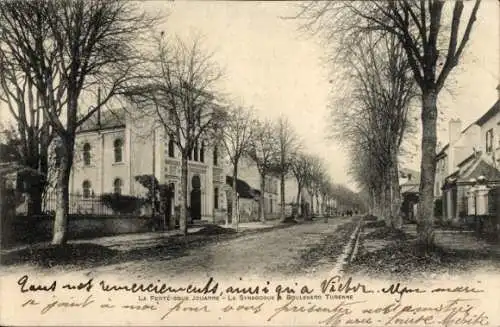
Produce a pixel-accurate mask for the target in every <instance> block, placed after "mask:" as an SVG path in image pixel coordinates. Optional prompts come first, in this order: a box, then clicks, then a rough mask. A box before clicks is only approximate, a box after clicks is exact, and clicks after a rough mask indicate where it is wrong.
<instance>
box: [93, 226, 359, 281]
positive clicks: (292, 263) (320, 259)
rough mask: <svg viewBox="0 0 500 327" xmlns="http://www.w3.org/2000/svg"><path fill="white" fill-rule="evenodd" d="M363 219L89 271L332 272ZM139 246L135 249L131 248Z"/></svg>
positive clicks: (195, 274)
mask: <svg viewBox="0 0 500 327" xmlns="http://www.w3.org/2000/svg"><path fill="white" fill-rule="evenodd" d="M356 221H357V218H352V217H349V218H342V217H337V218H332V219H329V221H328V223H325V222H324V221H323V219H318V220H316V221H314V222H312V223H301V224H297V225H293V226H291V227H287V228H280V229H274V230H271V231H266V232H258V233H255V234H251V235H245V236H240V237H237V238H233V239H230V240H224V241H220V242H217V243H216V242H212V243H208V244H205V245H203V246H201V247H196V248H191V249H187V250H184V251H183V252H182V253H178V254H176V255H174V256H165V255H156V254H155V252H154V251H151V253H150V255H149V256H147V257H144V258H140V259H136V260H129V261H124V262H120V263H116V264H110V265H105V266H98V267H93V268H90V269H86V271H88V272H89V273H91V274H94V273H95V274H98V275H102V274H112V275H116V274H119V275H126V276H127V277H137V278H162V279H165V278H167V279H168V278H179V276H189V278H193V279H194V278H203V277H207V276H219V277H221V276H222V277H224V276H228V277H233V278H234V277H239V276H246V277H249V276H252V277H256V278H258V277H263V276H265V277H276V276H280V277H286V276H294V277H296V276H298V275H300V276H304V277H305V276H308V277H312V276H314V275H316V274H323V273H325V272H326V273H328V272H329V271H331V270H332V269H333V267H334V265H335V263H336V260H337V258H338V256H339V255H340V253H341V252H342V249H343V247H344V244H345V243H346V239H347V238H348V237H349V236H350V234H351V233H352V231H353V229H354V226H355V224H356ZM130 246H131V247H133V244H131V245H130Z"/></svg>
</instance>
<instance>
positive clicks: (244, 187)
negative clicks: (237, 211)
mask: <svg viewBox="0 0 500 327" xmlns="http://www.w3.org/2000/svg"><path fill="white" fill-rule="evenodd" d="M226 184H227V185H229V186H231V187H232V186H233V176H226ZM236 192H238V194H239V195H240V198H245V199H254V198H256V197H258V196H259V195H260V192H258V191H257V190H255V189H253V188H252V187H251V186H250V185H248V183H247V182H245V181H244V180H241V179H239V178H238V179H237V180H236Z"/></svg>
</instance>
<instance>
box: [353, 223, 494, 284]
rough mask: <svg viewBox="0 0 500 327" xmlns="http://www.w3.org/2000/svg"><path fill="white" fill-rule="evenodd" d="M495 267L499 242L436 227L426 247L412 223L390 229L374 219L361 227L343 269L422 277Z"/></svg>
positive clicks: (488, 269) (395, 275) (376, 273)
mask: <svg viewBox="0 0 500 327" xmlns="http://www.w3.org/2000/svg"><path fill="white" fill-rule="evenodd" d="M366 223H367V222H365V225H366ZM498 269H500V246H499V245H498V244H494V243H489V242H487V241H485V240H483V239H481V238H479V237H478V236H476V234H475V233H474V232H471V231H457V230H448V229H443V228H436V229H435V247H433V248H430V249H429V248H427V249H426V248H423V247H421V246H419V245H418V244H417V227H416V225H415V224H406V225H404V226H403V229H402V231H394V230H391V229H390V228H387V227H385V226H384V224H383V223H380V224H379V223H378V222H377V224H376V225H373V223H372V224H371V226H370V225H368V226H365V227H364V228H363V230H362V231H361V234H360V250H359V255H358V256H357V257H356V258H354V259H353V260H352V261H351V262H349V264H348V268H347V271H348V272H350V273H356V274H361V275H369V276H383V275H386V276H389V277H390V276H392V277H398V278H403V277H406V278H424V279H425V278H429V276H433V275H435V274H451V273H459V274H462V273H471V272H474V271H478V270H482V271H490V270H491V271H496V270H498Z"/></svg>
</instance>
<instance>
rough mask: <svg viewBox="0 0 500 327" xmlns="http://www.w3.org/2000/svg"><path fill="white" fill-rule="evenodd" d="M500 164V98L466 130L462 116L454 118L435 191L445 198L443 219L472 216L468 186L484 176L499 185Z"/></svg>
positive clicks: (439, 159)
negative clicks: (469, 208)
mask: <svg viewBox="0 0 500 327" xmlns="http://www.w3.org/2000/svg"><path fill="white" fill-rule="evenodd" d="M499 167H500V101H497V102H496V103H495V104H494V105H493V106H492V107H491V108H490V109H489V110H488V111H487V112H486V113H485V114H484V115H482V116H481V117H480V118H479V119H478V120H476V121H475V122H474V123H472V124H471V125H469V126H468V127H467V128H465V129H464V130H462V126H461V121H460V120H459V119H455V120H451V121H450V122H449V143H448V144H447V145H445V146H444V147H443V148H442V149H441V150H440V151H439V152H438V154H437V156H436V179H435V185H434V194H435V197H436V199H441V202H442V213H443V218H444V219H445V220H457V219H459V218H461V217H464V216H466V215H468V212H467V210H466V207H467V204H466V203H467V189H468V187H469V186H471V185H472V184H473V183H474V182H473V181H475V180H477V179H478V178H480V177H481V176H482V177H486V176H487V177H488V178H489V179H490V181H489V183H490V185H494V184H495V185H496V183H497V181H496V179H497V178H498V177H497V172H498V171H499ZM471 183H472V184H471Z"/></svg>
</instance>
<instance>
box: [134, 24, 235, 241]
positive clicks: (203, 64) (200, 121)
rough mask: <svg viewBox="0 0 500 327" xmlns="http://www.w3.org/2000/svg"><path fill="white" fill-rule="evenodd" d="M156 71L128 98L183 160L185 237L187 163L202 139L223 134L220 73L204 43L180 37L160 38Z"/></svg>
mask: <svg viewBox="0 0 500 327" xmlns="http://www.w3.org/2000/svg"><path fill="white" fill-rule="evenodd" d="M157 45H158V48H157V51H156V53H155V54H154V60H153V68H152V69H151V71H150V73H149V75H148V76H146V77H145V78H144V79H143V80H142V81H141V82H140V84H138V85H135V86H133V87H130V88H129V89H128V90H127V92H126V94H127V97H128V98H129V99H130V100H131V101H132V102H133V103H134V104H136V105H137V106H138V108H139V109H140V112H141V114H143V115H145V116H148V117H151V118H153V119H154V121H156V122H157V123H159V124H160V125H161V126H162V127H163V129H164V130H165V133H166V135H167V136H168V137H169V140H170V141H172V142H173V143H174V144H175V145H176V146H177V149H178V150H179V152H180V156H181V198H180V201H181V203H180V215H181V220H180V228H181V231H182V232H183V233H184V234H185V235H186V234H187V223H188V215H189V212H188V206H187V205H188V203H187V195H188V160H189V158H190V156H191V154H192V153H193V150H194V149H195V148H196V147H197V146H198V145H199V144H200V142H201V141H206V143H205V144H208V140H209V139H210V138H209V136H211V135H213V134H214V132H215V131H217V130H221V126H222V124H223V122H224V121H225V118H226V114H225V109H223V108H222V106H221V105H220V102H219V101H218V99H217V91H216V84H217V81H218V80H219V79H220V78H221V77H222V72H221V70H220V69H219V67H218V65H217V64H216V63H215V61H214V60H213V56H212V54H211V53H207V52H206V51H204V50H203V49H202V46H201V43H200V39H195V40H194V41H193V42H192V43H191V44H186V43H185V42H183V41H182V40H180V39H179V38H175V39H174V40H173V41H172V42H171V43H167V42H166V40H165V37H164V35H163V33H162V37H161V38H160V39H158V40H157Z"/></svg>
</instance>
